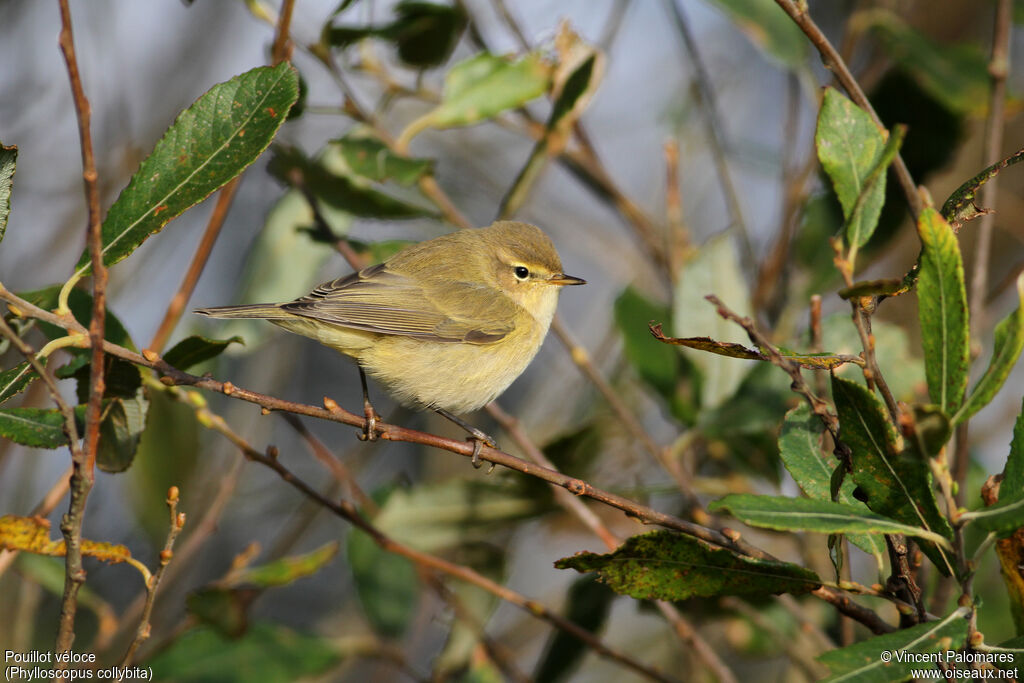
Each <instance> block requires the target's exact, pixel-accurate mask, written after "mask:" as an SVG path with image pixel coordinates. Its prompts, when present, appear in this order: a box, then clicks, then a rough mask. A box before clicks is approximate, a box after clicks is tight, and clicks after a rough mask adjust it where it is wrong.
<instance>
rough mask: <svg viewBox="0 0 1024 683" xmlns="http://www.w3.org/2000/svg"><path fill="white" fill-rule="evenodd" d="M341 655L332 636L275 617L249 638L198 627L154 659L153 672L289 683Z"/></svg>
mask: <svg viewBox="0 0 1024 683" xmlns="http://www.w3.org/2000/svg"><path fill="white" fill-rule="evenodd" d="M339 659H340V655H339V654H338V653H337V651H336V650H335V648H334V647H333V646H332V645H331V644H330V643H329V641H327V640H325V639H323V638H321V637H318V636H312V635H305V634H302V633H299V632H297V631H293V630H291V629H289V628H287V627H285V626H281V625H279V624H272V623H270V622H265V623H257V624H253V626H252V628H250V629H249V631H248V632H247V633H246V634H245V636H244V637H242V638H238V639H236V640H231V639H228V638H225V637H223V636H221V635H220V634H218V633H217V632H216V631H214V630H213V629H211V628H197V629H193V630H191V631H188V632H187V633H185V634H184V635H182V636H181V637H180V638H177V639H176V640H174V641H173V642H171V644H170V645H169V646H168V647H167V649H166V650H163V651H161V652H159V653H158V654H157V655H155V656H154V657H153V659H151V660H150V661H149V666H151V667H152V668H153V677H154V678H155V679H156V680H160V681H172V680H173V681H176V682H177V683H248V682H249V681H260V683H290V682H291V681H295V680H298V679H302V678H307V677H314V676H317V675H320V674H323V673H324V672H326V671H327V670H328V669H330V668H331V667H333V666H335V665H336V664H337V662H338V660H339Z"/></svg>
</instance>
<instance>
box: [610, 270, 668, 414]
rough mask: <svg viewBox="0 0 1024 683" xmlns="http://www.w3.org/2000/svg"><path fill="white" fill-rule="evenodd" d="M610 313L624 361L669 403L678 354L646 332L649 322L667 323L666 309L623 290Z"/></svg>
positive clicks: (634, 291)
mask: <svg viewBox="0 0 1024 683" xmlns="http://www.w3.org/2000/svg"><path fill="white" fill-rule="evenodd" d="M614 310H615V322H616V324H617V325H618V328H619V332H620V334H621V335H622V345H623V351H624V353H625V355H626V359H627V360H628V361H629V363H630V365H632V366H633V369H634V370H635V371H636V373H637V374H638V375H639V376H640V378H641V379H643V380H644V381H645V382H647V383H648V384H649V385H651V387H653V388H654V389H655V390H657V392H658V393H659V394H661V395H662V396H663V397H665V398H666V399H668V400H671V398H672V397H673V396H674V395H675V392H676V383H677V380H678V375H679V364H680V360H679V354H678V353H676V352H675V350H673V349H670V348H668V347H667V346H665V345H664V344H659V343H658V342H657V341H655V338H652V337H651V335H650V334H649V333H648V332H647V326H648V324H649V323H650V321H652V320H668V316H669V311H668V308H667V307H665V306H660V305H658V304H656V303H654V302H653V301H650V300H648V299H646V298H644V297H643V296H641V294H640V293H639V292H638V291H637V290H635V289H634V288H633V287H627V288H626V289H625V290H623V292H622V294H620V295H619V296H618V298H617V299H616V300H615V309H614Z"/></svg>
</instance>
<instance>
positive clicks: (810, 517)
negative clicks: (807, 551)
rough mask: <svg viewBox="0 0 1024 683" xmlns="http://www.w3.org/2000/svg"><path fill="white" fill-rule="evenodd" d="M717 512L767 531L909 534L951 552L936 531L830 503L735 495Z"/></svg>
mask: <svg viewBox="0 0 1024 683" xmlns="http://www.w3.org/2000/svg"><path fill="white" fill-rule="evenodd" d="M717 510H728V512H729V513H730V514H731V515H732V516H733V517H735V518H736V519H738V520H740V521H741V522H743V523H744V524H748V525H750V526H756V527H762V528H765V529H776V530H778V531H813V532H815V533H819V534H850V533H863V534H905V535H907V536H915V537H918V538H924V539H927V540H930V541H932V542H933V543H937V544H939V545H941V546H944V547H946V548H949V541H947V540H946V539H945V538H943V537H942V536H941V535H939V534H937V533H935V532H933V531H927V530H925V529H922V528H921V527H919V526H909V525H907V524H900V523H899V522H897V521H895V520H892V519H889V518H888V517H883V516H881V515H876V514H874V513H872V512H868V511H866V510H864V509H863V508H862V507H855V506H853V505H844V504H843V503H833V502H832V501H830V500H811V499H809V498H787V497H785V496H755V495H751V494H749V493H734V494H730V495H728V496H726V497H724V498H722V499H720V500H715V501H712V502H711V503H709V504H708V511H709V512H715V511H717Z"/></svg>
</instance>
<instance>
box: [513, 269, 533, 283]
mask: <svg viewBox="0 0 1024 683" xmlns="http://www.w3.org/2000/svg"><path fill="white" fill-rule="evenodd" d="M515 274H516V277H517V278H519V279H520V280H525V279H526V278H528V277H530V269H529V268H527V267H526V266H516V269H515Z"/></svg>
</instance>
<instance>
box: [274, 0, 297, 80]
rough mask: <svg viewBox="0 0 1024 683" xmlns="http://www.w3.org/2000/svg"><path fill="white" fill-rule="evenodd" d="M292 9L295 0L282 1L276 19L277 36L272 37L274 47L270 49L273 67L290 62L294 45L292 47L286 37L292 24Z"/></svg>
mask: <svg viewBox="0 0 1024 683" xmlns="http://www.w3.org/2000/svg"><path fill="white" fill-rule="evenodd" d="M294 9H295V0H284V5H283V6H282V7H281V13H280V14H279V15H278V17H277V35H275V36H274V47H273V48H272V49H271V55H272V56H273V65H274V66H277V65H278V64H280V63H281V62H287V61H290V60H291V58H292V49H293V48H294V45H292V41H291V39H290V38H289V37H288V31H289V29H290V27H291V24H292V11H293V10H294Z"/></svg>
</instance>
